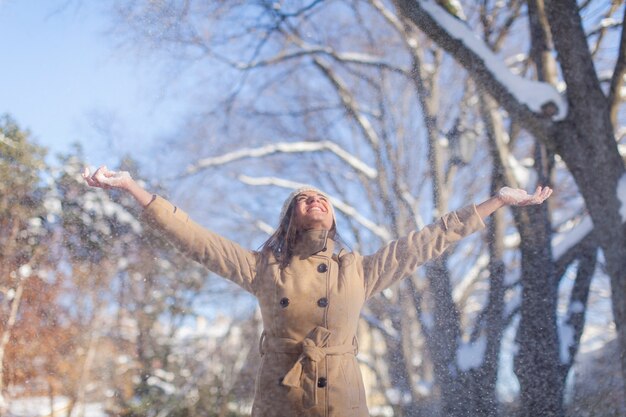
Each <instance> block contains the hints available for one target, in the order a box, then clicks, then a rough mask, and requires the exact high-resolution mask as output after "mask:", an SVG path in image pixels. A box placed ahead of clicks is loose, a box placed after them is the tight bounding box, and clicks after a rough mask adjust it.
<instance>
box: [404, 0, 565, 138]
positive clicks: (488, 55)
mask: <svg viewBox="0 0 626 417" xmlns="http://www.w3.org/2000/svg"><path fill="white" fill-rule="evenodd" d="M395 4H396V5H397V7H398V8H399V9H400V10H401V12H402V13H403V14H404V15H405V16H406V17H407V18H409V19H410V20H411V21H412V22H413V23H414V24H415V25H417V26H418V27H419V28H420V29H421V30H423V31H424V32H425V33H426V34H427V35H428V36H429V37H430V38H432V39H433V40H435V41H436V42H437V43H438V44H439V45H440V46H441V47H442V48H443V49H445V50H446V51H447V52H448V53H450V54H451V55H452V56H453V57H454V58H455V59H456V61H457V62H458V63H459V64H460V65H462V66H463V67H464V68H465V69H467V70H468V72H469V73H470V74H471V76H472V77H473V78H474V80H475V81H476V83H477V84H478V85H479V86H480V87H481V88H483V89H485V90H486V91H487V92H488V93H489V94H490V95H491V96H492V97H494V98H495V99H496V100H497V101H498V102H499V103H500V105H501V106H502V107H504V108H505V109H506V110H507V112H509V114H511V116H513V117H514V118H515V119H518V120H519V121H520V123H521V124H522V125H524V126H525V127H526V128H527V129H528V130H529V131H530V132H532V133H533V134H534V135H535V136H537V137H539V138H544V139H545V138H547V135H546V133H547V131H548V129H549V127H550V126H551V122H550V120H549V119H548V118H547V117H545V116H544V114H543V112H544V109H545V108H546V106H554V107H556V109H557V111H558V114H557V116H558V118H559V119H562V118H564V117H565V115H566V110H567V105H566V103H565V102H564V101H563V99H562V98H561V96H560V95H559V93H558V92H557V91H556V90H555V89H554V88H553V87H552V86H550V85H548V84H546V83H541V82H537V81H531V80H527V79H525V78H522V77H519V76H517V75H515V74H513V73H511V71H510V70H509V69H508V67H506V65H505V64H504V63H503V62H502V60H501V59H500V58H498V57H497V56H496V55H495V54H494V53H493V52H492V51H491V50H490V49H489V48H488V47H487V46H486V45H485V43H484V42H483V41H482V40H480V39H479V38H477V37H476V35H475V34H474V33H473V32H472V31H471V30H470V28H469V27H468V26H467V25H466V24H465V23H463V22H461V21H459V20H458V19H455V18H454V17H452V16H451V15H450V14H448V13H446V12H445V11H444V10H443V9H442V8H440V7H439V6H437V5H436V4H435V3H434V2H433V1H432V0H422V1H419V2H418V1H410V0H395ZM528 91H533V95H532V97H530V95H528V94H527V93H528Z"/></svg>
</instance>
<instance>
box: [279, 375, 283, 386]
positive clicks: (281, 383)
mask: <svg viewBox="0 0 626 417" xmlns="http://www.w3.org/2000/svg"><path fill="white" fill-rule="evenodd" d="M283 379H284V377H282V376H281V377H280V378H278V385H283Z"/></svg>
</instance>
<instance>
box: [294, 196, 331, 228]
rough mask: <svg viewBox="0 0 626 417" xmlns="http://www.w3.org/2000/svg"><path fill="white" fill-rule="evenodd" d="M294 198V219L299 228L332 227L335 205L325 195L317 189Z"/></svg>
mask: <svg viewBox="0 0 626 417" xmlns="http://www.w3.org/2000/svg"><path fill="white" fill-rule="evenodd" d="M294 200H295V204H294V220H295V222H296V227H297V228H298V230H312V229H324V230H330V229H331V228H332V226H333V207H332V205H331V204H330V202H329V201H328V199H327V198H326V197H325V196H324V195H322V194H320V193H317V192H315V191H304V192H302V193H300V194H298V195H297V196H296V197H295V198H294Z"/></svg>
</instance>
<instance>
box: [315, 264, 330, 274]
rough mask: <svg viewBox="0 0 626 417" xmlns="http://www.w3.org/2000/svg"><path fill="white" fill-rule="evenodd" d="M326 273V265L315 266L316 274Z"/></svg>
mask: <svg viewBox="0 0 626 417" xmlns="http://www.w3.org/2000/svg"><path fill="white" fill-rule="evenodd" d="M326 271H328V266H327V265H326V264H319V265H318V266H317V272H321V273H322V274H323V273H324V272H326Z"/></svg>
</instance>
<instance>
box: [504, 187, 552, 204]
mask: <svg viewBox="0 0 626 417" xmlns="http://www.w3.org/2000/svg"><path fill="white" fill-rule="evenodd" d="M551 194H552V189H551V188H550V187H537V189H536V190H535V193H534V194H532V195H531V194H528V193H527V192H526V191H525V190H522V189H521V188H510V187H502V188H501V189H500V191H498V194H497V197H498V199H499V200H500V201H502V202H503V203H504V204H506V205H508V206H532V205H535V204H541V203H543V202H544V201H546V199H547V198H548V197H550V195H551Z"/></svg>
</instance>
